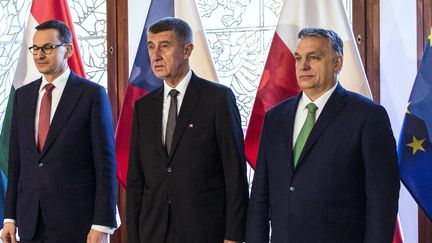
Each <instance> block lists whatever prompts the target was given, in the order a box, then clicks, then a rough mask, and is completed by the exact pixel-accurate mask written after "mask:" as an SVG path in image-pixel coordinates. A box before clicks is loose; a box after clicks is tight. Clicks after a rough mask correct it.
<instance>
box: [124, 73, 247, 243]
mask: <svg viewBox="0 0 432 243" xmlns="http://www.w3.org/2000/svg"><path fill="white" fill-rule="evenodd" d="M163 93H164V92H163V86H162V87H161V88H159V89H157V90H155V91H153V92H151V93H149V94H147V95H146V96H144V97H143V98H141V99H140V100H138V101H137V102H136V104H135V111H134V118H133V126H132V138H131V149H130V155H129V157H130V158H129V169H128V178H127V190H126V191H127V196H126V201H127V202H126V213H127V234H128V242H129V243H138V242H142V243H144V242H145V243H152V242H154V243H160V242H164V240H165V239H168V240H167V241H165V242H190V243H193V242H197V243H198V242H200V243H201V242H206V243H213V242H222V241H223V239H231V240H239V241H242V240H244V232H245V221H246V212H247V202H248V186H247V178H246V171H245V158H244V152H243V133H242V129H241V125H240V115H239V112H238V108H237V106H236V101H235V98H234V95H233V93H232V92H231V90H230V89H228V88H227V87H224V86H222V85H219V84H216V83H212V82H209V81H206V80H203V79H201V78H198V77H197V76H195V75H194V74H192V78H191V80H190V83H189V85H188V87H187V89H186V93H185V96H184V99H183V103H182V105H181V109H180V112H179V115H178V118H177V123H176V127H175V132H174V137H173V145H172V151H173V152H172V155H171V157H168V155H167V153H166V152H165V148H164V145H163V144H162V105H163Z"/></svg>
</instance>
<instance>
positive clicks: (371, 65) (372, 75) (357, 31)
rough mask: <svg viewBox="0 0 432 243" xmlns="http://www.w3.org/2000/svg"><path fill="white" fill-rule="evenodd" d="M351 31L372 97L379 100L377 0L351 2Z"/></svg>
mask: <svg viewBox="0 0 432 243" xmlns="http://www.w3.org/2000/svg"><path fill="white" fill-rule="evenodd" d="M352 4H353V5H352V8H353V32H354V37H355V38H356V39H357V47H358V49H359V52H360V56H361V58H362V61H363V66H364V68H365V71H366V75H367V78H368V81H369V86H370V89H371V91H372V96H373V99H374V100H375V101H376V102H379V101H380V47H379V44H380V35H379V33H380V29H379V17H380V16H379V0H369V1H366V0H357V1H353V2H352Z"/></svg>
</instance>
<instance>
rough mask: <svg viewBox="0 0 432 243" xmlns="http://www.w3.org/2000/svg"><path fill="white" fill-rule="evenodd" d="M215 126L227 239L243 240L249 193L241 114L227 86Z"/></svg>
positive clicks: (217, 112)
mask: <svg viewBox="0 0 432 243" xmlns="http://www.w3.org/2000/svg"><path fill="white" fill-rule="evenodd" d="M215 126H216V136H217V144H218V147H219V153H220V156H221V159H222V165H223V170H224V176H225V190H226V207H225V208H226V229H225V239H227V240H235V241H244V235H245V228H246V213H247V205H248V194H249V193H248V184H247V176H246V163H245V156H244V147H243V146H244V145H243V131H242V128H241V122H240V114H239V111H238V108H237V105H236V100H235V97H234V94H233V93H232V91H231V90H230V89H224V93H223V97H222V99H221V102H220V104H219V105H218V108H217V111H216V121H215Z"/></svg>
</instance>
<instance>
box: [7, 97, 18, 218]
mask: <svg viewBox="0 0 432 243" xmlns="http://www.w3.org/2000/svg"><path fill="white" fill-rule="evenodd" d="M18 92H19V91H17V92H16V93H15V97H14V103H13V108H12V121H11V131H10V138H9V160H8V183H7V190H6V200H5V207H4V217H5V218H8V219H16V204H17V195H18V191H17V190H18V178H19V173H20V153H19V142H18V130H17V109H18V108H17V105H18Z"/></svg>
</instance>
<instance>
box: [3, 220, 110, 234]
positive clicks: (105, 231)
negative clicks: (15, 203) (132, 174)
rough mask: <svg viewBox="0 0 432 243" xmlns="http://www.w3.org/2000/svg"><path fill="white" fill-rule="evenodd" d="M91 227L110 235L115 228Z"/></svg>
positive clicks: (95, 225)
mask: <svg viewBox="0 0 432 243" xmlns="http://www.w3.org/2000/svg"><path fill="white" fill-rule="evenodd" d="M5 220H6V219H5ZM91 228H92V229H94V230H97V231H99V232H102V233H107V234H110V235H112V234H113V233H114V231H115V230H116V228H111V227H108V226H103V225H97V224H94V225H92V227H91Z"/></svg>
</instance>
